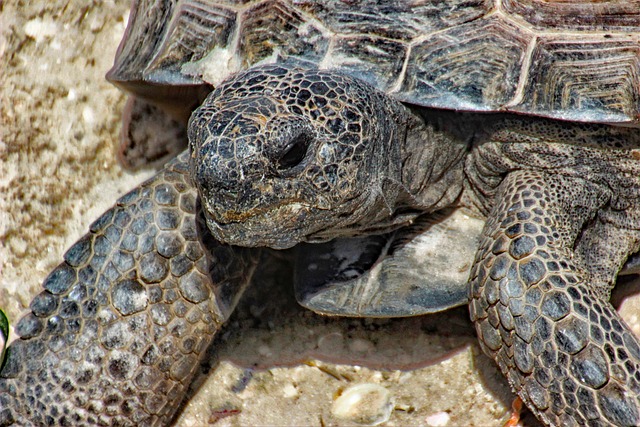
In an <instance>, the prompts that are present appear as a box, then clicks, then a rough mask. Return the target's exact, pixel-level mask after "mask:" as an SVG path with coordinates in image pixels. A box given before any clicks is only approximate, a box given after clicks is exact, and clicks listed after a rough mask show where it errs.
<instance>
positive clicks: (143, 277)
mask: <svg viewBox="0 0 640 427" xmlns="http://www.w3.org/2000/svg"><path fill="white" fill-rule="evenodd" d="M187 158H188V155H187V154H183V155H181V156H180V157H179V158H178V159H176V160H174V161H173V162H171V163H170V164H169V165H168V166H167V167H166V168H165V169H164V170H163V171H162V172H161V173H159V174H158V175H156V176H155V177H154V178H153V179H151V180H149V181H147V182H146V183H144V184H143V185H142V186H140V187H139V188H137V189H136V190H134V191H132V192H131V193H129V194H127V195H125V196H124V197H122V198H121V199H120V200H119V201H118V203H117V205H116V206H115V207H114V208H112V209H110V210H109V211H107V212H106V213H105V214H104V215H102V216H101V217H100V219H98V220H97V221H96V222H94V224H93V225H92V226H91V233H89V234H87V235H86V236H85V237H84V238H82V239H81V240H80V241H79V242H78V243H76V244H75V245H73V246H72V247H71V248H70V249H69V251H67V253H66V255H65V262H63V263H62V264H60V266H58V267H57V268H56V269H55V270H54V271H53V272H52V273H51V274H50V275H49V277H48V278H47V279H46V280H45V282H44V284H43V286H44V288H45V290H44V291H43V292H42V293H41V294H40V295H38V296H37V297H36V298H34V300H33V301H32V303H31V313H30V314H28V315H26V316H25V317H24V318H23V319H22V320H21V321H20V322H19V323H18V325H17V328H16V331H17V333H18V334H19V335H21V337H22V338H21V339H20V340H18V341H16V342H15V343H13V344H12V345H11V347H10V348H9V355H8V360H7V363H6V366H5V367H4V369H3V370H2V373H1V374H0V425H3V426H4V425H12V424H15V425H19V426H32V425H58V426H94V425H117V426H159V425H165V424H167V423H168V422H169V420H170V419H171V418H172V417H173V415H174V414H175V411H176V409H177V408H178V405H179V404H180V402H181V399H182V397H183V396H184V392H185V390H186V388H187V387H188V385H189V383H190V382H191V379H192V377H193V374H194V373H195V371H196V369H197V366H198V361H199V360H200V358H201V356H202V355H203V354H204V350H205V349H206V348H207V346H208V345H209V343H210V342H211V340H212V339H213V337H214V335H215V333H216V331H217V330H218V329H219V328H220V326H221V325H222V324H223V322H224V321H225V320H226V318H227V316H228V315H229V314H230V312H231V311H232V309H233V307H234V305H235V303H236V301H237V300H238V298H239V296H240V295H241V294H242V291H243V290H244V288H245V286H246V284H247V283H248V281H249V279H250V277H251V274H252V272H253V269H254V266H255V263H256V257H257V253H256V252H255V251H247V250H243V249H240V248H234V247H230V246H225V245H220V244H217V243H216V242H215V241H213V239H211V238H210V236H207V235H206V233H205V232H204V229H203V228H202V227H200V226H199V225H198V220H197V215H196V203H197V201H196V193H195V190H194V188H193V186H192V185H191V183H190V178H189V176H188V174H187V169H186V167H187V163H186V160H187ZM203 234H204V235H203Z"/></svg>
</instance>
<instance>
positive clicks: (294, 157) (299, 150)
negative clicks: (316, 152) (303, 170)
mask: <svg viewBox="0 0 640 427" xmlns="http://www.w3.org/2000/svg"><path fill="white" fill-rule="evenodd" d="M310 142H311V139H310V138H309V137H308V136H307V135H305V134H304V133H303V134H300V135H298V136H296V137H295V138H293V139H292V140H291V142H290V143H289V144H287V146H286V147H285V149H284V150H283V154H282V155H281V156H280V157H279V158H278V160H276V167H277V168H278V169H279V170H284V169H291V168H293V167H295V166H298V165H299V164H300V163H301V162H302V160H304V157H305V155H306V154H307V149H308V148H309V144H310Z"/></svg>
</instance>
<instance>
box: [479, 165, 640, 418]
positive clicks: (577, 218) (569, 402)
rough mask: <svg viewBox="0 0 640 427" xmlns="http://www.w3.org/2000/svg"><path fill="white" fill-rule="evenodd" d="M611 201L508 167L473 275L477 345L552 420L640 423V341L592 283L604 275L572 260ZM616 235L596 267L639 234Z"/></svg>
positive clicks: (585, 188)
mask: <svg viewBox="0 0 640 427" xmlns="http://www.w3.org/2000/svg"><path fill="white" fill-rule="evenodd" d="M607 197H608V196H607V195H606V191H599V190H598V185H596V184H590V183H588V182H584V181H582V180H581V179H580V178H575V177H574V178H567V177H560V176H553V175H550V174H543V173H539V172H531V171H516V172H511V173H510V174H509V175H508V176H507V177H506V178H505V180H504V181H503V183H502V184H501V187H500V189H499V192H498V196H497V198H496V200H495V204H494V207H493V211H492V213H491V215H489V220H488V221H487V223H486V225H485V229H484V231H483V237H482V241H481V243H480V248H479V250H478V253H477V255H476V261H475V265H474V268H473V269H472V272H471V277H470V290H469V293H470V295H469V296H470V312H471V318H472V320H473V321H474V322H475V326H476V331H477V333H478V337H479V339H480V343H481V346H482V348H483V350H484V351H485V353H486V354H488V355H489V356H490V357H492V358H493V359H495V360H496V362H497V363H498V365H499V366H500V369H501V370H502V372H503V373H504V374H505V375H506V376H507V377H508V379H509V383H510V384H511V387H512V388H513V389H514V390H515V391H516V392H517V393H518V395H520V397H521V398H522V399H523V400H524V402H525V403H526V404H527V406H528V407H529V408H530V409H531V410H532V411H533V412H534V413H535V414H536V416H538V418H540V419H541V420H542V421H543V422H544V423H546V424H548V425H558V426H560V425H562V426H565V425H567V426H572V425H603V426H604V425H624V426H632V425H639V424H640V415H639V407H640V345H639V344H638V339H637V338H636V337H635V336H634V334H633V332H631V330H630V329H629V327H628V326H627V325H626V324H625V323H624V321H623V320H622V319H621V318H620V317H619V315H618V313H617V312H616V311H615V309H613V307H612V306H611V305H610V304H609V302H608V300H607V298H608V292H606V291H603V289H602V285H601V283H598V282H599V281H600V279H601V278H602V277H605V276H606V275H605V274H603V273H602V272H601V271H600V270H601V269H594V271H595V272H596V273H597V274H596V273H593V274H592V272H591V270H590V267H589V265H580V264H581V260H585V259H587V258H588V257H584V256H574V255H575V254H574V249H573V248H574V245H575V244H576V241H577V239H578V237H579V233H580V229H581V228H582V227H583V224H587V223H590V221H591V222H593V221H594V220H595V221H596V222H597V221H598V220H597V218H595V217H596V216H597V214H598V211H599V209H601V208H602V207H603V206H605V205H606V203H607ZM572 205H573V206H572ZM589 207H591V209H589ZM567 209H573V211H572V212H569V213H567ZM594 218H595V219H594ZM616 226H617V225H616ZM612 227H613V225H612ZM610 230H612V228H610ZM613 234H615V233H613ZM619 236H622V237H621V239H620V241H618V242H616V247H617V248H618V249H617V250H615V251H612V253H611V254H609V258H610V259H603V260H601V264H603V265H610V266H611V267H610V268H615V266H617V268H619V267H620V266H621V265H622V263H623V262H624V258H626V256H627V255H628V253H629V252H630V251H632V250H634V249H637V244H638V243H637V241H638V232H637V230H636V231H635V233H633V232H632V230H621V233H620V234H619ZM606 237H609V238H610V237H611V235H609V236H605V238H606ZM603 247H604V246H602V245H601V246H600V247H599V248H598V249H599V250H601V249H602V248H603ZM620 247H625V248H626V249H625V250H620ZM582 250H583V251H584V250H585V248H582ZM587 260H588V259H587ZM591 261H593V260H591ZM596 276H597V277H596ZM612 277H614V275H612Z"/></svg>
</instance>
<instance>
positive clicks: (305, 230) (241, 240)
mask: <svg viewBox="0 0 640 427" xmlns="http://www.w3.org/2000/svg"><path fill="white" fill-rule="evenodd" d="M319 211H320V209H318V208H316V207H314V206H311V205H309V204H308V203H304V202H301V201H299V200H293V201H288V202H286V203H282V202H281V203H279V204H277V205H273V206H269V207H263V206H261V207H259V208H254V209H251V210H248V211H245V212H237V211H227V212H225V213H224V214H222V215H213V214H211V213H209V212H206V211H205V212H204V217H205V219H206V222H207V227H208V228H209V230H210V231H211V233H212V234H213V236H214V237H215V238H216V239H217V240H219V241H221V242H224V243H227V244H230V245H236V246H246V247H262V246H266V247H271V248H274V249H288V248H290V247H293V246H295V245H297V244H298V243H300V242H303V241H306V240H307V237H308V235H309V234H312V233H313V232H315V231H317V230H316V227H310V226H309V224H311V225H313V226H317V225H319V223H318V221H313V220H311V221H310V220H309V219H310V217H316V215H317V214H318V212H319Z"/></svg>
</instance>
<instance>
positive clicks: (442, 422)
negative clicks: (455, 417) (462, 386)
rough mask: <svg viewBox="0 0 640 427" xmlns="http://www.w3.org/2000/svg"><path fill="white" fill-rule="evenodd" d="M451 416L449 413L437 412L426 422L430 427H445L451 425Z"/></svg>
mask: <svg viewBox="0 0 640 427" xmlns="http://www.w3.org/2000/svg"><path fill="white" fill-rule="evenodd" d="M450 419H451V416H450V415H449V414H448V413H447V412H437V413H435V414H432V415H429V416H428V417H427V418H426V419H425V421H426V423H427V425H428V426H430V427H444V426H446V425H447V424H449V420H450Z"/></svg>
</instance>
